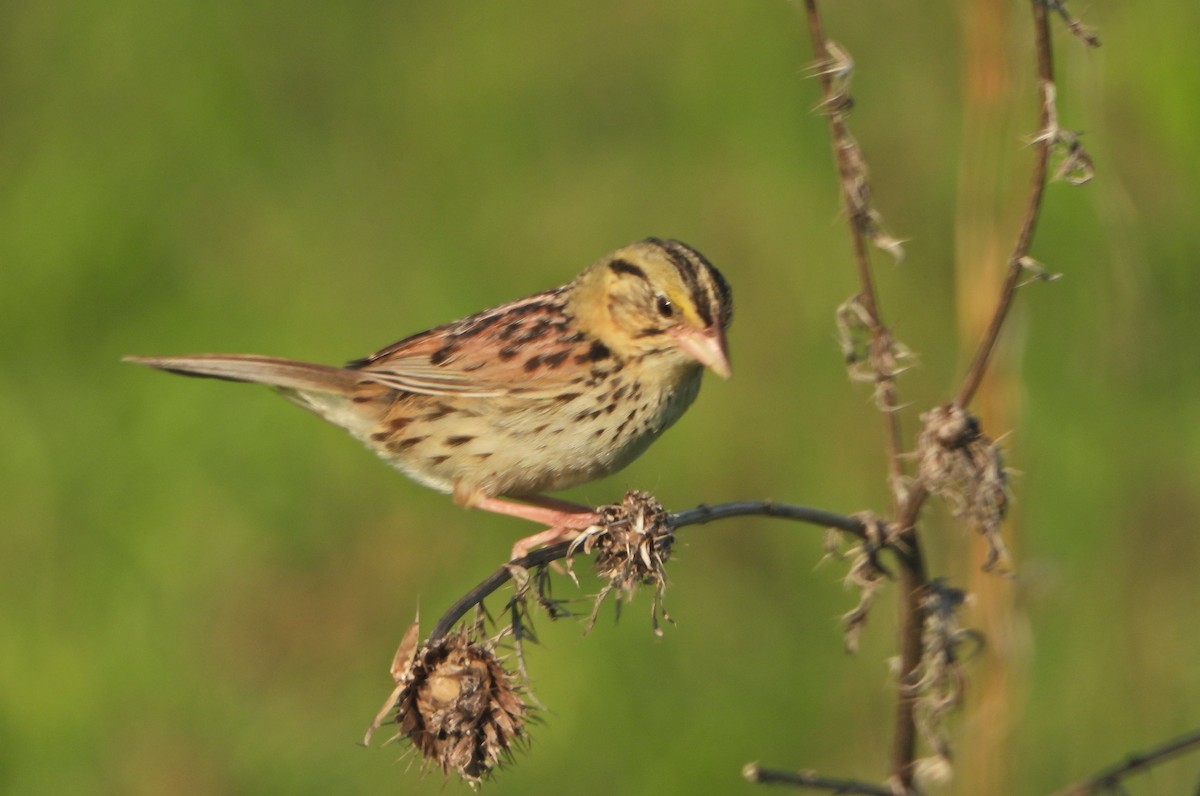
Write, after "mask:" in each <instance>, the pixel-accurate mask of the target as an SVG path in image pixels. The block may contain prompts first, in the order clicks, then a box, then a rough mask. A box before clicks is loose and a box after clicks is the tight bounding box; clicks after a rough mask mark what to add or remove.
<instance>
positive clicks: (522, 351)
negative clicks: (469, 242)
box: [347, 288, 611, 398]
mask: <svg viewBox="0 0 1200 796" xmlns="http://www.w3.org/2000/svg"><path fill="white" fill-rule="evenodd" d="M566 298H567V295H566V291H565V289H564V288H558V289H556V290H550V291H546V292H545V293H538V294H536V295H533V296H530V297H528V298H525V299H521V300H519V301H514V302H512V303H510V304H505V305H503V306H500V307H496V308H495V309H491V310H486V311H484V312H481V313H478V314H476V315H472V316H471V317H469V318H464V319H462V320H460V321H455V322H454V323H450V324H447V325H446V326H440V327H438V328H436V329H430V330H429V331H427V332H422V333H420V334H417V335H413V336H412V337H408V338H406V339H404V340H401V341H399V342H398V343H394V344H393V345H390V346H388V347H387V348H384V349H382V350H381V351H378V352H377V353H375V354H372V355H371V356H369V357H366V358H364V359H360V360H357V361H354V362H351V363H349V365H348V366H347V367H348V368H351V369H354V370H357V371H358V372H359V374H360V376H361V377H363V378H366V379H369V380H370V381H372V382H375V383H377V384H381V385H384V386H386V387H390V388H392V389H397V390H405V391H407V392H414V393H422V394H425V395H445V396H462V397H474V398H495V397H500V396H514V397H529V398H541V397H553V396H556V395H561V394H562V392H563V390H564V388H566V387H567V386H568V385H570V384H571V383H579V382H582V381H584V380H585V379H586V378H587V375H588V372H589V371H590V370H591V367H592V364H593V363H599V362H600V361H601V360H603V359H607V358H609V357H610V356H611V354H610V352H609V351H608V349H607V348H606V347H604V346H603V344H601V343H599V341H597V340H595V339H593V338H591V337H589V336H588V335H586V334H585V333H584V332H583V331H582V330H581V329H579V328H578V326H577V325H576V322H575V320H574V318H573V317H572V315H571V314H570V312H569V311H568V309H567V303H566ZM581 365H584V366H585V368H584V369H582V370H581V368H580V366H581Z"/></svg>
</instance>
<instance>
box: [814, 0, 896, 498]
mask: <svg viewBox="0 0 1200 796" xmlns="http://www.w3.org/2000/svg"><path fill="white" fill-rule="evenodd" d="M804 9H805V14H806V17H807V20H808V32H809V37H810V38H811V40H812V48H813V55H814V57H815V58H816V60H817V70H816V72H817V76H818V77H819V78H820V81H821V88H822V92H823V94H824V99H823V102H822V107H823V108H825V109H826V111H827V112H826V114H825V118H826V120H827V121H828V124H829V137H830V139H831V141H832V144H833V154H834V159H835V161H836V162H837V169H838V177H839V182H840V184H841V193H842V206H843V208H844V209H845V212H846V220H847V222H848V223H849V225H850V240H851V245H852V247H853V253H854V264H855V268H856V270H857V272H858V281H859V284H860V291H861V292H860V293H859V295H858V300H859V303H860V304H861V305H862V308H863V310H864V312H865V314H866V319H865V320H866V322H867V325H868V327H869V330H870V333H871V357H872V359H873V361H875V362H883V361H886V360H887V359H888V358H889V356H890V350H889V349H890V347H891V335H890V334H889V332H888V329H887V327H886V326H885V325H884V323H883V315H882V313H881V312H880V308H879V300H878V298H877V294H876V290H875V279H874V276H873V275H872V273H871V261H870V256H869V254H868V249H867V235H868V230H869V229H870V226H871V223H872V221H871V218H870V215H869V207H868V206H867V204H866V203H865V202H864V201H862V199H861V198H858V197H857V196H856V193H855V188H854V186H855V185H856V184H857V182H858V181H860V180H861V179H862V175H861V174H860V169H861V166H860V164H858V163H856V162H855V161H856V156H855V148H854V146H853V145H852V143H851V141H852V139H851V138H850V134H849V132H848V131H847V129H846V123H845V121H843V119H842V111H840V110H839V108H840V107H841V106H842V101H843V100H845V99H848V98H845V97H839V96H838V90H837V88H836V86H835V81H834V71H833V70H832V69H831V68H830V65H831V64H833V63H834V62H835V60H836V59H835V58H834V55H833V53H831V52H830V49H829V42H828V40H827V39H826V38H825V31H824V28H823V26H822V24H821V15H820V12H819V11H818V10H817V3H816V0H805V2H804ZM878 378H879V380H880V383H879V385H878V386H879V390H880V393H879V396H880V405H881V406H882V408H883V418H884V425H885V429H886V437H887V454H888V457H887V458H888V476H889V479H890V484H891V486H892V489H891V492H892V494H893V497H894V496H895V494H896V490H897V488H898V487H899V484H900V483H901V482H902V481H903V475H904V471H903V466H902V464H901V461H902V460H901V458H900V454H901V453H902V445H901V435H900V418H899V414H898V412H897V409H898V408H899V400H898V399H897V397H896V387H895V376H894V374H893V373H891V372H879V373H878Z"/></svg>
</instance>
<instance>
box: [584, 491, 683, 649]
mask: <svg viewBox="0 0 1200 796" xmlns="http://www.w3.org/2000/svg"><path fill="white" fill-rule="evenodd" d="M599 513H600V521H599V522H598V523H596V525H594V526H592V527H591V528H589V529H588V530H586V531H584V532H583V533H582V534H580V535H579V537H578V538H576V540H575V542H574V543H573V544H572V545H571V550H570V552H569V553H568V555H567V562H568V566H570V563H571V561H572V558H571V557H572V556H573V555H574V553H575V552H576V551H577V550H582V551H583V552H585V553H592V552H595V554H596V574H597V575H599V576H600V577H601V578H604V579H605V580H607V581H608V583H607V584H606V585H605V586H604V588H603V589H601V590H600V593H599V594H598V595H597V596H596V603H595V607H594V608H593V610H592V616H591V619H590V621H589V623H588V629H591V627H592V625H594V624H595V622H596V614H597V612H598V611H599V609H600V604H601V603H602V602H604V598H605V597H607V596H608V595H609V594H611V593H613V592H614V591H615V592H616V593H617V598H616V599H617V605H618V606H620V605H621V603H623V602H628V601H629V600H631V599H632V598H633V594H634V592H635V591H637V587H638V586H640V585H647V586H653V587H654V604H653V606H652V608H651V618H652V621H653V623H654V632H655V633H657V634H659V635H661V634H662V630H661V627H660V626H659V621H658V617H659V614H660V613H661V614H662V616H663V618H664V619H667V620H668V621H669V620H670V617H669V616H667V614H666V612H665V611H663V610H662V597H663V592H664V591H665V590H666V587H667V578H666V570H665V566H666V563H667V560H668V559H670V557H671V546H672V545H673V544H674V542H675V535H674V533H673V531H672V528H671V525H670V523H669V522H668V519H669V516H668V514H667V511H666V509H664V508H663V507H662V504H661V503H659V502H658V501H657V500H656V499H655V498H654V496H653V495H650V494H649V493H646V492H639V491H636V490H630V491H629V492H626V493H625V498H624V500H623V501H622V502H621V503H620V504H616V505H611V506H603V507H601V508H600V509H599Z"/></svg>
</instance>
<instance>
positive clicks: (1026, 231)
mask: <svg viewBox="0 0 1200 796" xmlns="http://www.w3.org/2000/svg"><path fill="white" fill-rule="evenodd" d="M1031 5H1032V7H1033V30H1034V46H1035V49H1036V51H1037V75H1038V91H1039V93H1040V96H1041V113H1040V123H1039V125H1038V135H1037V138H1036V139H1035V140H1034V144H1033V147H1034V155H1033V176H1032V178H1031V179H1030V183H1029V199H1028V201H1027V202H1026V204H1025V217H1024V220H1023V221H1022V222H1021V230H1020V232H1019V233H1018V234H1017V243H1016V246H1014V247H1013V253H1012V256H1011V257H1010V258H1009V261H1008V273H1007V275H1006V276H1005V278H1004V284H1003V286H1002V287H1001V288H1000V298H999V300H998V301H997V302H996V311H995V313H994V314H993V315H992V320H991V323H990V324H988V328H987V331H986V332H985V333H984V336H983V340H982V341H981V342H980V344H979V349H978V350H977V351H976V352H975V357H974V358H973V359H972V360H971V365H970V367H968V368H967V375H966V376H965V377H964V379H963V385H962V388H961V389H960V390H959V392H958V398H957V399H956V402H957V403H958V405H959V406H964V407H965V406H966V405H967V404H969V403H970V402H971V399H972V398H974V397H975V392H976V390H978V389H979V385H980V383H981V382H982V381H983V376H984V373H986V372H987V367H988V362H989V360H990V359H991V356H992V353H993V352H994V351H995V349H996V342H997V340H998V339H999V337H1000V329H1001V327H1003V325H1004V320H1005V318H1007V317H1008V311H1009V309H1010V308H1011V307H1012V300H1013V295H1014V294H1015V293H1016V291H1017V287H1019V286H1020V284H1021V275H1022V273H1023V272H1024V271H1025V264H1026V262H1027V258H1028V257H1029V249H1030V246H1031V245H1032V244H1033V233H1034V231H1035V230H1036V229H1037V223H1038V218H1039V217H1040V216H1041V212H1042V197H1043V195H1044V194H1045V191H1046V178H1047V175H1048V173H1049V164H1050V151H1051V149H1053V147H1054V144H1055V141H1056V140H1057V138H1058V122H1057V117H1058V114H1057V112H1056V111H1055V88H1054V53H1053V50H1052V49H1051V44H1050V18H1049V14H1048V13H1047V9H1046V0H1032V3H1031Z"/></svg>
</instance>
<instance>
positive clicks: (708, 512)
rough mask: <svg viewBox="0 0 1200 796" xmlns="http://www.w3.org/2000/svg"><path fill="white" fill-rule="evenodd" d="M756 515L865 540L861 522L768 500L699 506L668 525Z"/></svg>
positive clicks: (864, 529)
mask: <svg viewBox="0 0 1200 796" xmlns="http://www.w3.org/2000/svg"><path fill="white" fill-rule="evenodd" d="M747 515H760V516H764V517H780V518H782V519H787V520H796V521H797V522H806V523H808V524H810V525H818V526H820V527H822V528H837V529H838V530H839V531H845V532H846V533H848V534H852V535H854V536H857V537H858V538H859V539H863V540H866V538H867V528H866V526H865V525H864V524H863V522H862V520H860V519H858V518H856V517H850V516H847V515H845V514H835V513H834V512H832V511H825V510H824V509H814V508H810V507H809V506H797V505H795V504H793V503H775V502H774V501H771V500H742V501H735V502H732V503H719V504H717V505H715V506H709V505H706V504H703V503H701V504H700V505H699V506H696V507H695V508H692V509H685V510H683V511H677V512H675V513H674V514H672V515H671V518H670V523H671V527H673V528H682V527H684V526H685V525H702V524H704V523H706V522H712V521H713V520H723V519H726V518H727V517H744V516H747Z"/></svg>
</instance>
